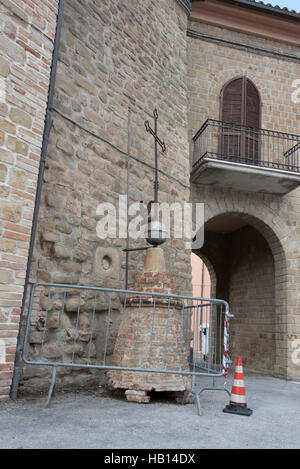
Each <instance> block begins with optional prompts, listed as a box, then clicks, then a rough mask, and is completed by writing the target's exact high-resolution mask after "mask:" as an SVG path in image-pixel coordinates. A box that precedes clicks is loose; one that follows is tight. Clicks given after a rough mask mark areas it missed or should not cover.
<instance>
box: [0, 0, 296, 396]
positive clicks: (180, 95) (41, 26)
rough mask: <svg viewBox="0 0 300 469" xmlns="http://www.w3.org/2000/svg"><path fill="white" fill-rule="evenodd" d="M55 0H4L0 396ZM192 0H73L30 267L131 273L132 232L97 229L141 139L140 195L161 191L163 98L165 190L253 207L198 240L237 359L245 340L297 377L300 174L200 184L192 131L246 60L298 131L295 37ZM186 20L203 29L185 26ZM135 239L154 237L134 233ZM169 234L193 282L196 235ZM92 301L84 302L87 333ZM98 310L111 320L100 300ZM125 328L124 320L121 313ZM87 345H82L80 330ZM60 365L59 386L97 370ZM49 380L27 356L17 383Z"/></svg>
mask: <svg viewBox="0 0 300 469" xmlns="http://www.w3.org/2000/svg"><path fill="white" fill-rule="evenodd" d="M209 2H210V0H207V1H206V2H201V3H203V4H204V3H206V4H207V3H209ZM58 3H59V2H58V0H45V1H43V2H41V0H31V1H30V2H29V1H27V0H1V2H0V14H1V35H0V78H1V82H0V84H1V88H0V93H2V85H3V86H4V91H5V95H4V96H5V99H4V100H1V102H0V121H1V122H0V182H1V186H0V234H1V259H0V287H1V288H0V290H1V291H0V299H1V301H0V338H1V339H2V340H4V341H5V344H6V349H5V364H2V363H0V397H1V396H4V397H7V396H8V394H9V389H10V385H11V379H12V374H13V362H14V358H15V346H16V340H17V334H18V330H19V316H20V307H21V303H22V294H23V287H24V277H25V271H26V265H27V256H28V248H29V241H30V233H31V226H32V215H33V209H34V203H35V193H36V184H37V175H38V168H39V162H40V154H41V145H42V137H43V132H44V118H45V109H46V105H47V97H48V86H49V78H50V68H51V59H52V51H53V42H54V41H53V40H54V36H55V28H56V21H57V10H58ZM194 3H195V4H197V3H198V4H200V2H194ZM222 3H226V2H222ZM223 6H224V5H223ZM189 8H190V2H189V1H188V0H161V1H159V2H154V1H151V0H145V1H143V2H139V1H138V0H133V1H130V2H129V1H127V0H101V1H98V0H96V1H95V0H66V1H65V11H64V19H63V27H62V38H61V43H60V51H59V61H58V69H57V79H56V89H55V97H54V109H53V110H52V116H53V120H54V123H53V127H52V130H51V134H50V141H49V146H48V152H47V160H46V171H45V177H44V184H43V191H42V199H41V205H40V210H39V219H38V227H37V236H36V243H35V249H34V258H33V263H32V265H31V272H30V274H31V276H30V281H31V282H32V283H35V282H36V281H44V282H55V283H69V284H74V285H76V284H84V285H96V286H106V287H111V288H118V287H121V288H123V287H124V286H125V254H124V253H123V252H122V249H123V248H125V247H126V240H125V239H118V238H116V237H114V238H108V239H106V240H101V239H100V238H99V237H98V236H97V231H96V228H97V223H98V221H99V216H98V215H97V207H98V205H99V204H100V203H102V202H110V203H112V204H114V205H115V206H118V203H119V195H125V194H126V193H127V177H128V157H127V153H128V145H129V143H130V154H131V155H132V157H133V158H131V171H130V201H131V202H139V201H141V200H143V201H144V203H146V204H147V203H148V202H149V201H150V200H152V199H153V179H154V172H153V164H154V155H153V139H152V137H151V136H150V135H149V134H147V133H146V131H145V126H144V121H145V120H146V119H148V120H150V121H151V122H152V117H153V110H154V108H157V109H158V113H159V134H160V136H161V137H162V139H163V140H164V141H165V143H166V146H167V151H166V153H161V154H160V155H159V164H160V170H161V172H160V186H159V201H160V202H168V203H170V204H171V203H174V202H176V201H178V202H180V203H181V204H182V203H183V202H185V201H186V202H187V201H192V202H201V203H204V204H205V217H206V221H207V222H210V221H211V220H214V219H215V217H217V216H220V215H222V216H226V217H229V216H231V217H237V218H239V219H241V220H243V221H244V222H245V226H244V227H243V228H241V230H236V231H234V232H230V233H227V234H226V235H224V233H220V232H213V231H211V229H210V228H209V224H208V225H206V237H205V240H206V241H205V244H204V248H203V249H202V250H200V251H197V254H199V255H200V256H201V257H202V258H203V259H204V261H205V262H206V264H207V267H208V269H209V271H210V273H211V277H212V283H213V287H214V292H213V293H214V294H215V295H216V296H217V297H219V298H222V299H225V300H228V301H229V302H230V304H231V308H232V312H233V313H234V314H235V315H236V319H234V320H233V321H232V328H231V331H232V337H231V339H232V344H231V345H232V352H233V356H232V358H233V359H235V355H236V354H240V353H243V360H244V364H245V368H246V369H247V367H248V368H249V369H250V368H252V369H256V370H260V371H265V372H272V373H276V374H278V375H280V376H284V377H289V378H293V379H299V378H300V368H299V366H297V365H295V363H293V362H292V360H291V354H292V352H293V348H292V347H293V341H294V340H295V339H299V338H300V337H299V336H300V326H299V293H298V284H299V280H300V278H299V268H298V267H299V266H298V264H299V259H300V257H299V247H298V246H299V236H300V232H299V220H300V214H299V210H300V208H299V207H300V204H299V189H297V190H294V191H292V192H290V193H289V194H287V195H285V196H275V195H266V194H258V193H247V192H238V191H236V190H235V189H234V187H233V188H231V189H225V188H212V187H204V186H201V187H197V186H195V185H193V184H192V185H190V166H191V159H192V149H193V148H192V136H193V135H194V134H195V132H196V131H197V130H198V129H199V128H200V127H201V125H202V124H203V123H204V121H205V120H206V119H207V118H214V119H219V118H220V92H221V90H222V87H223V86H224V84H225V83H227V82H228V81H229V80H231V79H232V78H234V77H240V76H245V75H246V76H247V77H248V78H249V79H251V81H252V82H253V83H254V84H255V86H256V87H257V89H258V91H259V93H260V97H261V102H262V110H261V127H263V128H266V129H274V130H279V131H284V132H289V133H294V134H299V105H298V104H295V103H293V102H292V100H291V95H292V92H293V88H292V83H293V81H294V80H296V79H298V78H299V70H300V65H299V64H300V61H299V60H300V59H299V46H297V45H296V44H295V41H293V43H288V42H285V41H284V40H282V41H279V40H277V41H276V40H271V39H270V38H267V37H264V34H263V32H262V34H261V35H255V34H249V33H248V34H246V33H245V32H243V31H242V27H241V28H240V30H239V31H238V30H234V29H239V28H234V29H232V28H229V27H224V26H218V25H217V24H215V25H212V24H208V23H209V22H205V21H196V20H195V18H194V17H193V13H192V16H191V19H190V21H189V22H188V15H187V13H188V12H189ZM236 8H237V9H238V8H240V7H239V6H238V5H237V6H236ZM257 8H258V9H259V7H257ZM257 14H260V13H259V12H257ZM270 16H271V15H270ZM215 21H217V20H215ZM266 21H267V19H266ZM282 21H284V19H283V18H282ZM286 21H287V22H288V21H290V20H289V19H287V20H286ZM187 29H189V30H193V31H195V32H196V33H199V35H200V36H198V37H196V36H197V35H194V36H193V37H191V34H189V35H188V36H187ZM282 34H284V33H282ZM297 57H298V58H297ZM2 95H3V94H1V96H2ZM129 121H130V126H129ZM190 155H191V156H190ZM249 225H250V226H249ZM250 244H251V245H252V249H253V250H254V251H255V252H252V254H251V249H250V250H249V249H248V247H249V245H250ZM136 245H138V246H142V245H144V241H143V240H139V241H138V242H137V243H135V242H134V241H131V247H133V246H136ZM164 249H165V258H166V263H167V270H168V272H170V274H172V275H173V276H174V284H175V285H174V286H175V289H176V290H179V291H180V292H181V293H182V294H189V293H191V282H190V280H191V268H190V252H189V250H187V249H185V240H179V239H173V238H172V239H170V240H168V241H167V243H166V245H165V247H164ZM230 253H231V254H230ZM229 254H230V256H229ZM129 260H130V262H129V282H130V283H132V282H133V281H134V278H135V274H136V273H137V272H139V271H141V269H142V266H143V260H144V253H143V252H136V253H131V254H130V256H129ZM253 276H255V279H254V280H253V281H252V277H253ZM115 300H116V304H117V302H118V298H116V299H115ZM72 301H73V303H72ZM72 301H71V302H70V304H71V306H70V310H69V311H67V312H66V317H65V321H66V325H68V324H69V321H73V320H74V316H73V315H74V308H75V307H76V306H74V305H76V304H77V302H78V294H77V296H76V295H74V299H73V300H72ZM45 302H46V297H43V296H42V298H41V302H40V303H39V304H35V308H34V314H33V316H32V329H31V335H30V352H31V353H32V354H33V355H35V354H37V353H38V351H39V346H40V341H41V330H40V327H41V326H40V324H41V323H40V319H41V317H43V315H44V313H45ZM72 304H73V306H72ZM55 308H57V305H56V306H55V305H54V307H53V309H52V310H51V314H53V317H52V323H51V331H52V333H51V337H50V338H49V341H48V343H47V347H48V351H49V357H50V358H51V354H52V356H53V343H54V342H55V334H56V330H57V328H56V326H57V321H56V320H55V311H56V309H55ZM72 309H73V310H72ZM88 313H89V311H88V310H86V311H84V310H82V328H81V331H82V337H83V338H84V330H85V327H88V324H87V322H85V320H86V318H87V317H88ZM97 314H98V316H99V317H98V319H99V321H98V322H99V324H100V325H101V308H100V309H99V311H98V312H97ZM25 319H26V310H25V316H24V321H25ZM22 326H23V325H22ZM114 327H115V330H116V331H117V328H118V314H116V315H115V319H114ZM22 330H23V328H22ZM99 340H100V339H99ZM96 342H97V341H95V344H94V345H95V358H97V347H96ZM255 344H257V347H256V345H255ZM81 345H82V349H83V350H84V347H85V342H84V340H83V341H82V344H81ZM112 350H113V349H112ZM241 350H242V352H241ZM79 352H80V353H81V351H79ZM82 353H84V352H82ZM58 378H59V379H58V383H59V384H62V385H67V384H72V383H73V384H86V383H93V382H99V377H98V376H97V375H95V374H94V373H92V372H89V373H87V372H85V371H84V372H82V371H76V372H75V371H74V372H71V371H70V370H66V369H65V370H61V371H60V375H59V377H58ZM48 382H49V370H48V369H45V368H39V367H30V366H24V367H23V369H22V377H21V387H20V389H25V390H31V391H33V390H37V389H40V388H41V387H43V386H45V385H47V384H48Z"/></svg>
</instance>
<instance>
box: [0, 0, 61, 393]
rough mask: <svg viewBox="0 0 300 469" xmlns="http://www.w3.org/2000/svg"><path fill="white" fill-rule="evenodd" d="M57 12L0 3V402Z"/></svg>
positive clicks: (11, 348) (41, 5)
mask: <svg viewBox="0 0 300 469" xmlns="http://www.w3.org/2000/svg"><path fill="white" fill-rule="evenodd" d="M57 8H58V0H47V1H41V0H31V1H30V2H29V1H27V0H18V1H17V0H16V1H15V0H2V1H1V3H0V237H1V239H0V346H1V353H0V355H1V359H0V399H1V398H5V397H7V396H8V394H9V390H10V385H11V379H12V375H13V367H14V359H15V351H16V343H17V335H18V329H19V317H20V308H21V304H22V295H23V288H24V277H25V271H26V265H27V256H28V249H29V241H30V233H31V224H32V216H33V210H34V203H35V192H36V183H37V174H38V168H39V160H40V153H41V145H42V137H43V131H44V119H45V110H46V105H47V98H48V87H49V78H50V68H51V60H52V50H53V44H54V37H55V29H56V15H57Z"/></svg>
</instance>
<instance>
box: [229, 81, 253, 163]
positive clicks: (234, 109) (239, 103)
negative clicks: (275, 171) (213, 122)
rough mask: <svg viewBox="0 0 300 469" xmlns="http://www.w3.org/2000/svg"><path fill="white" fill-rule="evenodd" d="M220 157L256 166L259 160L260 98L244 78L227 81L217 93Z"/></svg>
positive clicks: (250, 83) (249, 82)
mask: <svg viewBox="0 0 300 469" xmlns="http://www.w3.org/2000/svg"><path fill="white" fill-rule="evenodd" d="M221 120H222V122H223V131H222V137H221V138H222V141H221V148H222V156H223V157H226V159H233V160H241V161H242V162H245V163H249V164H257V163H258V160H259V127H260V96H259V92H258V90H257V89H256V87H255V86H254V85H253V83H252V82H251V81H250V80H249V79H248V78H247V77H239V78H235V79H233V80H231V81H230V82H229V83H227V85H225V86H224V88H223V90H222V93H221Z"/></svg>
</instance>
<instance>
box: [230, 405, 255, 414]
mask: <svg viewBox="0 0 300 469" xmlns="http://www.w3.org/2000/svg"><path fill="white" fill-rule="evenodd" d="M223 412H225V413H227V414H236V415H246V416H248V417H250V415H252V412H253V410H251V409H248V407H247V406H246V405H241V404H229V405H227V406H226V407H225V408H224V409H223Z"/></svg>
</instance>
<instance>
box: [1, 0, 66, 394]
mask: <svg viewBox="0 0 300 469" xmlns="http://www.w3.org/2000/svg"><path fill="white" fill-rule="evenodd" d="M63 12H64V0H60V2H59V7H58V14H57V24H56V34H55V41H54V48H53V55H52V64H51V74H50V82H49V91H48V103H47V110H46V116H45V126H44V135H43V143H42V149H41V159H40V167H39V175H38V182H37V190H36V198H35V206H34V212H33V222H32V230H31V238H30V246H29V254H28V262H27V269H26V277H25V285H24V292H23V299H22V306H21V314H20V328H19V334H18V341H17V350H16V357H15V365H14V375H13V379H12V385H11V391H10V397H11V399H16V398H17V393H18V386H19V379H20V362H21V349H22V344H21V326H22V319H23V316H24V309H25V301H26V295H27V289H28V285H29V277H30V269H31V263H32V256H33V250H34V244H35V238H36V231H37V222H38V215H39V208H40V203H41V193H42V187H43V180H44V171H45V163H46V156H47V149H48V142H49V136H50V131H51V128H52V123H53V119H52V108H53V98H54V90H55V80H56V70H57V62H58V51H59V44H60V38H61V29H62V22H63Z"/></svg>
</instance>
